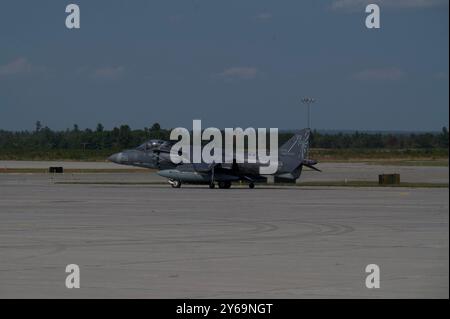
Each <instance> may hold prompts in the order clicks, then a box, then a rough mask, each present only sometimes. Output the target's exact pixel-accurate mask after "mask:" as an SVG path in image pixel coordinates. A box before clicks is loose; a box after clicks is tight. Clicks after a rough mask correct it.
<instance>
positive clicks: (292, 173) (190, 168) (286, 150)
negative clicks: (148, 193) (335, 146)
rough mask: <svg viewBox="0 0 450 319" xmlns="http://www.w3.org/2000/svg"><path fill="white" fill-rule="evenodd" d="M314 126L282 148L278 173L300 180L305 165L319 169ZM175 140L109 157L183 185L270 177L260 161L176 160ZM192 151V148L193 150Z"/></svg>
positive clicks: (151, 142)
mask: <svg viewBox="0 0 450 319" xmlns="http://www.w3.org/2000/svg"><path fill="white" fill-rule="evenodd" d="M310 135H311V130H310V129H303V130H301V131H300V132H298V133H297V134H295V135H294V136H293V137H292V138H290V139H289V140H288V141H287V142H286V143H285V144H283V145H282V146H281V147H280V148H279V150H278V169H277V171H276V173H275V174H273V175H274V176H276V177H278V178H282V179H286V180H296V179H298V178H299V177H300V174H301V172H302V169H303V167H304V166H306V167H309V168H311V169H313V170H316V171H319V172H320V170H319V169H318V168H316V167H315V166H314V165H315V164H317V161H315V160H311V159H308V149H309V138H310ZM172 145H173V143H172V142H170V141H163V140H149V141H148V142H146V143H144V144H142V145H140V146H138V147H137V148H136V149H132V150H125V151H122V152H120V153H116V154H113V155H111V156H110V157H109V158H108V160H109V161H111V162H114V163H117V164H122V165H131V166H138V167H145V168H152V169H158V174H159V175H161V176H163V177H166V178H167V179H168V182H169V183H170V184H171V185H172V187H174V188H179V187H181V184H182V183H188V184H207V185H209V187H210V188H214V187H215V185H216V183H217V184H218V186H219V188H230V187H231V184H232V183H233V182H239V181H244V182H247V183H248V185H249V187H250V188H254V187H255V183H256V182H264V181H267V177H266V176H262V175H260V173H259V168H260V167H261V166H263V165H264V164H261V163H259V162H258V161H257V162H256V163H247V162H246V163H237V162H236V160H234V161H233V163H222V164H215V163H213V164H207V163H199V164H194V163H192V164H188V163H180V164H174V163H173V162H172V161H171V159H170V150H171V147H172ZM191 153H192V152H191ZM179 155H181V154H179Z"/></svg>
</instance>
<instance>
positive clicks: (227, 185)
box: [219, 182, 231, 189]
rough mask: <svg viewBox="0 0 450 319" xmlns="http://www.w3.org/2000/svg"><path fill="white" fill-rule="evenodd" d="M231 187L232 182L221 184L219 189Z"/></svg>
mask: <svg viewBox="0 0 450 319" xmlns="http://www.w3.org/2000/svg"><path fill="white" fill-rule="evenodd" d="M230 187H231V182H219V188H225V189H228V188H230Z"/></svg>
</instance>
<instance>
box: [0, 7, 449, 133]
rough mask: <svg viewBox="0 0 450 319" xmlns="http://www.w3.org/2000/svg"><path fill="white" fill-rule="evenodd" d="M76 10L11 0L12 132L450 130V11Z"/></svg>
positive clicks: (1, 17) (2, 107)
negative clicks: (73, 14) (308, 104)
mask: <svg viewBox="0 0 450 319" xmlns="http://www.w3.org/2000/svg"><path fill="white" fill-rule="evenodd" d="M369 2H374V3H377V4H379V5H380V8H381V29H379V30H373V29H372V30H369V29H367V28H366V27H365V24H364V21H365V17H366V13H365V12H364V9H365V4H366V3H369ZM69 3H71V2H65V1H61V0H54V1H45V0H41V1H21V0H14V1H13V0H2V1H1V4H0V129H10V130H19V129H33V128H34V123H35V122H36V121H37V120H40V121H41V122H42V123H43V124H44V125H48V126H49V127H51V128H54V129H64V128H67V127H72V125H73V124H74V123H77V124H78V125H79V126H80V128H85V127H91V128H94V127H95V125H96V124H97V123H98V122H101V123H103V124H104V125H105V127H107V128H111V127H113V126H117V125H120V124H125V123H126V124H129V125H130V126H131V127H132V128H143V127H145V126H150V125H151V124H152V123H154V122H156V121H158V122H159V123H161V125H162V126H163V127H176V126H184V127H187V128H190V127H191V126H192V120H193V119H201V120H202V122H203V126H204V127H205V126H215V127H219V128H223V127H237V126H241V127H248V126H253V127H279V128H281V129H283V128H301V127H304V126H305V125H306V118H305V117H306V110H305V108H304V107H303V106H302V105H301V103H300V99H301V97H303V96H313V97H315V98H316V99H317V102H316V104H315V105H314V106H313V110H312V127H313V128H318V129H359V130H439V129H440V128H441V127H442V126H448V116H449V113H448V110H449V93H448V92H449V91H448V85H449V83H448V82H449V79H448V68H449V67H448V61H449V58H448V57H449V52H448V48H449V43H448V40H449V34H448V1H446V0H445V1H441V0H395V1H394V0H379V1H374V0H373V1H365V0H335V1H333V0H330V1H317V0H316V1H314V0H310V1H294V0H290V1H288V0H286V1H262V0H248V1H237V0H236V1H235V0H232V1H218V0H215V1H214V0H211V1H206V0H190V1H189V0H184V1H171V0H166V1H163V0H161V1H156V0H155V1H138V0H133V1H112V0H109V1H106V0H105V1H103V0H102V1H101V0H96V1H82V0H73V1H72V3H76V4H78V5H79V6H80V9H81V29H79V30H68V29H66V27H65V18H66V15H67V14H66V13H65V6H66V5H67V4H69Z"/></svg>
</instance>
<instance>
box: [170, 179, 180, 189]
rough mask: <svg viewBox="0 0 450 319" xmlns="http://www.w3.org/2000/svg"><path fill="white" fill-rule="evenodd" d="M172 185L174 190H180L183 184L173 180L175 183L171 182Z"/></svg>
mask: <svg viewBox="0 0 450 319" xmlns="http://www.w3.org/2000/svg"><path fill="white" fill-rule="evenodd" d="M170 185H172V187H173V188H180V187H181V182H180V181H177V180H173V181H171V183H170Z"/></svg>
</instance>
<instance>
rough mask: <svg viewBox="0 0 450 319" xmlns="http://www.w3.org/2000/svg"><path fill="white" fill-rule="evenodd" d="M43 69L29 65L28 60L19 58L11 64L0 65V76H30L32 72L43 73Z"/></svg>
mask: <svg viewBox="0 0 450 319" xmlns="http://www.w3.org/2000/svg"><path fill="white" fill-rule="evenodd" d="M44 69H45V68H44V67H38V66H34V65H33V64H31V63H30V62H29V61H28V59H26V58H23V57H19V58H16V59H14V60H12V61H11V62H8V63H6V64H3V65H0V75H3V76H8V75H20V74H30V73H33V72H40V71H43V70H44Z"/></svg>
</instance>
